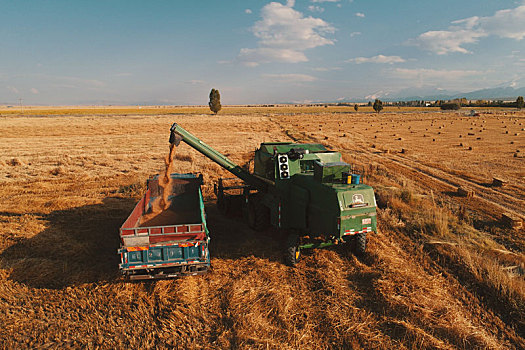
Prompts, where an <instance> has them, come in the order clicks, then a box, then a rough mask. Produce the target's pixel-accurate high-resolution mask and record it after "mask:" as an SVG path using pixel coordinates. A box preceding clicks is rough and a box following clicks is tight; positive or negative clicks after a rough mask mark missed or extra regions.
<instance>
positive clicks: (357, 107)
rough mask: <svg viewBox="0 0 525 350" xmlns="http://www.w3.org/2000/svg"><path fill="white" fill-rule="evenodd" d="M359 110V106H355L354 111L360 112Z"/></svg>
mask: <svg viewBox="0 0 525 350" xmlns="http://www.w3.org/2000/svg"><path fill="white" fill-rule="evenodd" d="M358 110H359V106H358V105H357V103H356V104H355V105H354V111H356V112H357V111H358Z"/></svg>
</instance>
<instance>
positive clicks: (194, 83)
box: [186, 79, 206, 85]
mask: <svg viewBox="0 0 525 350" xmlns="http://www.w3.org/2000/svg"><path fill="white" fill-rule="evenodd" d="M186 84H191V85H204V84H206V82H205V81H204V80H197V79H192V80H188V81H186Z"/></svg>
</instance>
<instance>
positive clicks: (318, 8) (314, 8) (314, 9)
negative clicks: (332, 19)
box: [308, 5, 324, 13]
mask: <svg viewBox="0 0 525 350" xmlns="http://www.w3.org/2000/svg"><path fill="white" fill-rule="evenodd" d="M308 10H309V11H310V12H319V13H322V12H324V8H322V7H321V6H312V5H310V6H308Z"/></svg>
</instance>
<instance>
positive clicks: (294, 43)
mask: <svg viewBox="0 0 525 350" xmlns="http://www.w3.org/2000/svg"><path fill="white" fill-rule="evenodd" d="M294 3H295V2H294V1H290V0H289V1H288V2H287V4H286V5H283V4H281V3H278V2H271V3H269V4H267V5H266V6H264V7H263V8H262V10H261V17H262V18H261V20H259V21H257V22H255V24H254V25H253V27H252V32H253V34H254V35H255V36H256V37H257V38H258V47H257V48H243V49H241V51H240V53H239V56H238V59H239V60H240V61H241V62H242V63H244V64H245V65H247V66H256V65H258V64H260V63H269V62H288V63H297V62H306V61H308V59H307V58H306V55H305V54H304V51H305V50H307V49H312V48H315V47H319V46H324V45H333V44H334V41H333V40H331V39H328V38H326V37H325V35H326V34H330V33H333V32H334V30H335V29H334V28H333V27H332V26H331V25H330V24H328V23H327V22H325V21H323V20H322V19H320V18H314V17H304V16H303V14H302V13H301V12H299V11H296V10H294V9H293V8H292V6H293V5H294Z"/></svg>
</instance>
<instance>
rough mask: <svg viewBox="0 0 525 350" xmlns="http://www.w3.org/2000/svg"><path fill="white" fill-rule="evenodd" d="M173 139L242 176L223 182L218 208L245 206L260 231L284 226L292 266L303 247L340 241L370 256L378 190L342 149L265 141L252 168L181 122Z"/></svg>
mask: <svg viewBox="0 0 525 350" xmlns="http://www.w3.org/2000/svg"><path fill="white" fill-rule="evenodd" d="M169 141H170V143H171V144H174V145H176V146H177V145H179V143H180V142H181V141H183V142H185V143H186V144H188V145H189V146H191V147H193V148H194V149H196V150H197V151H199V152H200V153H202V154H203V155H205V156H206V157H208V158H210V159H211V160H212V161H214V162H216V163H217V164H219V165H220V166H222V167H223V168H224V169H226V170H228V171H229V172H231V173H232V174H233V175H235V176H236V178H238V179H239V181H240V183H236V184H233V185H231V186H227V185H225V181H224V180H219V182H218V184H216V186H215V189H216V191H215V193H216V195H217V206H218V207H219V209H221V210H222V211H223V212H228V211H229V210H231V208H233V207H240V208H241V210H242V211H243V212H244V213H245V215H244V217H245V218H246V219H247V221H248V224H249V226H250V227H252V228H253V229H255V230H264V229H265V228H267V227H268V226H269V225H271V226H273V227H275V228H278V232H280V233H281V234H282V235H286V238H285V239H283V241H285V242H286V243H285V247H284V254H285V261H286V262H287V263H288V264H289V265H292V266H293V265H295V264H296V263H297V262H298V261H299V260H300V258H301V250H303V249H309V248H323V247H328V246H332V245H336V244H346V247H349V248H351V249H350V250H351V251H353V252H354V253H355V254H364V252H365V249H366V236H367V234H370V233H372V232H376V230H377V221H376V218H377V217H376V200H375V196H374V190H373V188H372V187H370V186H368V185H365V184H362V183H360V175H358V174H354V173H353V171H352V166H351V165H350V164H347V163H345V162H343V160H342V155H341V153H339V152H334V151H331V150H328V149H327V148H326V147H325V146H324V145H322V144H317V143H311V144H301V143H291V142H272V143H261V145H260V147H259V148H258V149H256V150H255V153H254V157H253V163H254V170H253V172H249V171H248V170H247V169H244V168H242V167H240V166H239V165H237V164H235V163H234V162H232V161H231V160H230V159H228V158H227V157H226V156H224V155H222V154H221V153H219V152H218V151H216V150H215V149H213V148H212V147H210V146H209V145H207V144H206V143H204V142H203V141H201V140H199V139H198V138H197V137H195V136H194V135H192V134H191V133H190V132H188V131H186V130H185V129H183V128H182V127H181V126H180V125H178V124H177V123H174V124H173V125H172V127H171V134H170V140H169ZM283 238H284V237H283Z"/></svg>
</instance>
